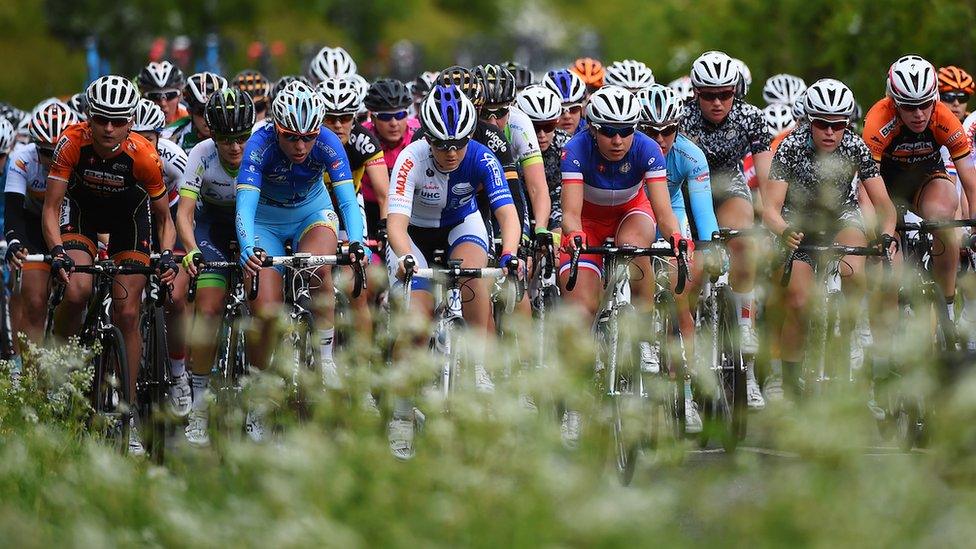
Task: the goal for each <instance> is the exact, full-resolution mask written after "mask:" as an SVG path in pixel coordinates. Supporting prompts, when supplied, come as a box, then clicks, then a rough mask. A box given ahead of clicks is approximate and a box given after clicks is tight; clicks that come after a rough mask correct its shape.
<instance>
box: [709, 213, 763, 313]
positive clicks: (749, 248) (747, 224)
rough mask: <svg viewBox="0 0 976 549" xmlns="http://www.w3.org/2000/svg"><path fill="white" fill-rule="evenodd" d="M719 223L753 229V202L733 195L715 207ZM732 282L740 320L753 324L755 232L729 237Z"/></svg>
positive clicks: (730, 277) (729, 226) (740, 228)
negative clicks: (752, 234)
mask: <svg viewBox="0 0 976 549" xmlns="http://www.w3.org/2000/svg"><path fill="white" fill-rule="evenodd" d="M715 214H716V216H717V217H718V224H719V225H720V226H722V227H727V228H730V229H737V230H743V229H750V228H752V226H753V207H752V202H750V201H749V200H747V199H746V198H744V197H741V196H736V195H731V196H729V197H728V198H726V199H725V200H724V201H723V202H722V203H721V205H719V206H718V208H717V209H716V211H715ZM729 259H730V261H731V270H730V271H729V285H730V286H731V287H732V293H733V294H734V296H735V300H736V305H737V306H738V308H739V315H738V317H739V324H740V325H743V324H749V325H751V324H752V317H753V314H752V313H753V310H754V303H753V301H754V300H755V296H754V291H753V288H754V285H755V278H756V246H755V241H754V239H753V238H752V237H751V236H748V235H746V236H741V237H739V238H733V239H732V240H730V241H729Z"/></svg>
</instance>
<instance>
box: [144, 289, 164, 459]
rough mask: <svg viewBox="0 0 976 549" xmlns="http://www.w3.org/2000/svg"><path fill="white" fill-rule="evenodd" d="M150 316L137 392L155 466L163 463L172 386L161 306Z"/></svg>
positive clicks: (145, 434) (148, 445)
mask: <svg viewBox="0 0 976 549" xmlns="http://www.w3.org/2000/svg"><path fill="white" fill-rule="evenodd" d="M149 315H151V316H150V317H149V318H148V319H147V320H148V326H147V330H146V334H145V340H144V342H143V363H142V367H141V368H140V369H139V379H138V381H137V382H136V391H137V394H138V396H139V398H138V400H139V416H140V419H141V420H142V426H143V429H142V435H143V436H144V437H145V443H146V451H147V452H148V453H149V455H150V456H151V458H152V460H153V461H154V462H155V463H157V464H162V462H163V458H164V455H165V452H166V431H167V428H168V427H169V422H168V421H167V416H166V404H167V402H168V400H169V399H168V395H169V384H170V379H169V354H168V351H167V349H168V348H167V342H166V319H165V315H164V312H163V308H162V307H153V308H152V311H151V312H150V313H149Z"/></svg>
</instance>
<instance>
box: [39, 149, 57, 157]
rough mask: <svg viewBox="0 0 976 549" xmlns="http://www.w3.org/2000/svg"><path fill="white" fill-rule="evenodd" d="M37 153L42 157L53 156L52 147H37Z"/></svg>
mask: <svg viewBox="0 0 976 549" xmlns="http://www.w3.org/2000/svg"><path fill="white" fill-rule="evenodd" d="M37 155H38V156H43V157H44V158H53V157H54V147H37Z"/></svg>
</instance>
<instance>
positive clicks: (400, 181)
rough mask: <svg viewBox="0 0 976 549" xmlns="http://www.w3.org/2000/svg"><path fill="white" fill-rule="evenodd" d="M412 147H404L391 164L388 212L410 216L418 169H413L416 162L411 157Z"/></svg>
mask: <svg viewBox="0 0 976 549" xmlns="http://www.w3.org/2000/svg"><path fill="white" fill-rule="evenodd" d="M412 148H413V145H411V146H408V147H407V148H406V149H404V150H403V152H401V153H400V155H399V156H398V157H397V159H396V162H395V163H394V164H393V172H392V173H391V178H392V181H391V182H390V191H389V194H388V195H387V196H388V197H389V200H388V202H387V211H388V213H391V214H400V215H405V216H407V217H410V214H411V213H412V212H413V193H414V189H415V188H416V185H417V181H416V179H417V178H418V177H419V174H418V172H420V170H416V169H415V168H416V167H417V164H418V162H417V161H416V160H415V159H414V158H413V153H412V151H411V149H412Z"/></svg>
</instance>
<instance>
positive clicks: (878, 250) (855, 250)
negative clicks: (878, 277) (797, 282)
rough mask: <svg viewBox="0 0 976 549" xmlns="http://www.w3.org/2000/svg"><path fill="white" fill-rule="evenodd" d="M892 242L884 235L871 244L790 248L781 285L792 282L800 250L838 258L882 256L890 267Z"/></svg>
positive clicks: (804, 245)
mask: <svg viewBox="0 0 976 549" xmlns="http://www.w3.org/2000/svg"><path fill="white" fill-rule="evenodd" d="M892 242H895V240H894V238H893V237H891V236H889V235H884V236H883V237H882V238H881V240H879V241H877V242H875V243H873V244H871V245H869V246H843V245H840V244H831V245H828V246H820V245H813V244H803V245H800V246H797V248H796V249H795V250H790V252H789V254H788V255H787V257H786V263H785V264H784V265H783V276H781V277H780V281H779V283H780V286H782V287H786V286H787V285H788V284H789V283H790V278H791V277H792V275H793V261H794V259H795V258H796V255H797V254H798V253H800V252H806V253H808V254H811V255H831V256H836V257H837V258H841V257H844V256H846V255H858V256H865V257H867V256H879V257H881V258H882V262H883V263H884V264H885V266H886V267H890V266H891V255H890V254H889V253H888V248H889V247H890V246H891V243H892Z"/></svg>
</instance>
